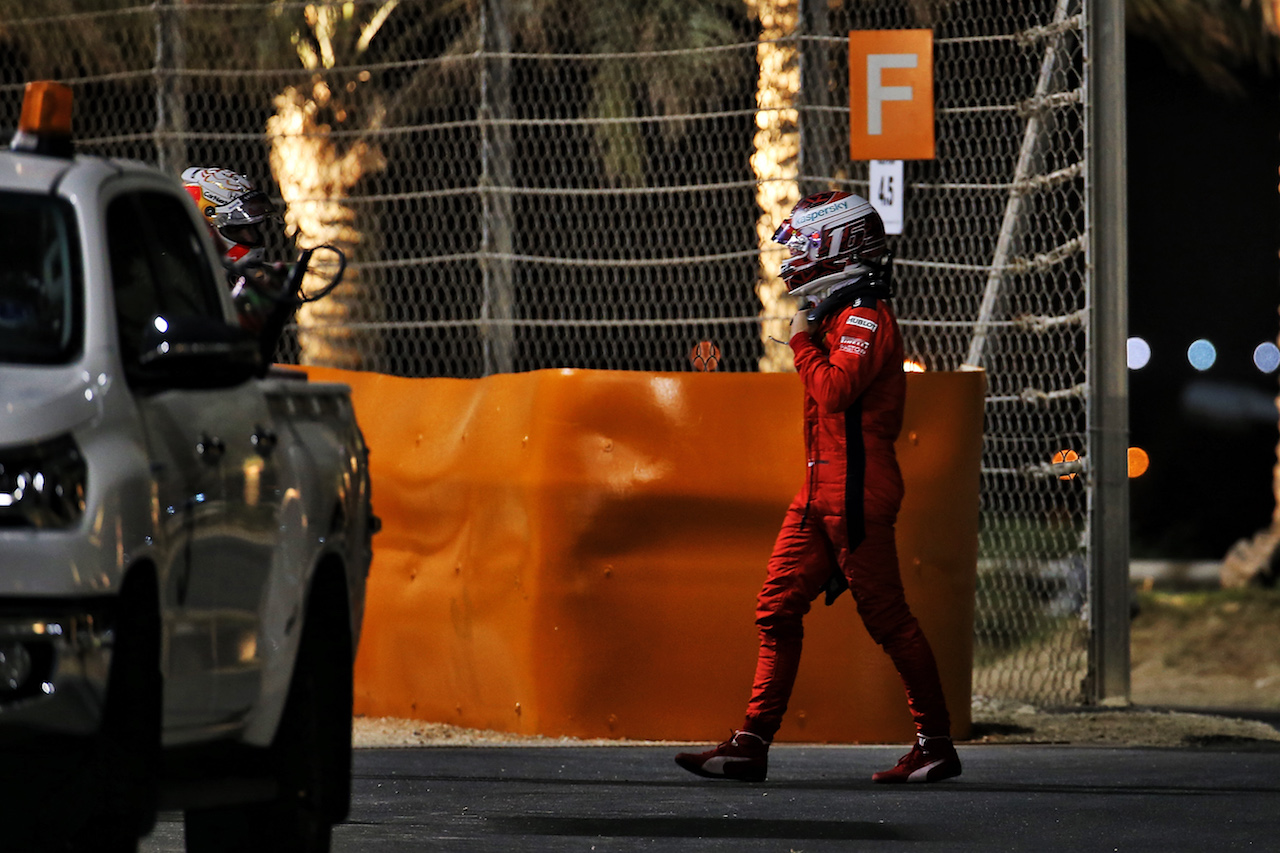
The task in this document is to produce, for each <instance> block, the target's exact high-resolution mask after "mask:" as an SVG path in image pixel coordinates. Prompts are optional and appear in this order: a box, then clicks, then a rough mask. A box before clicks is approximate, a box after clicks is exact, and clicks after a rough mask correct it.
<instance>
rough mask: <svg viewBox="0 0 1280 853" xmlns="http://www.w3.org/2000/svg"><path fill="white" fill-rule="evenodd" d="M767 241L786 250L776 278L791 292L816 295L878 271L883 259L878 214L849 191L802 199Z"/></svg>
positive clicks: (885, 253)
mask: <svg viewBox="0 0 1280 853" xmlns="http://www.w3.org/2000/svg"><path fill="white" fill-rule="evenodd" d="M773 240H774V242H775V243H781V244H782V245H784V246H786V247H787V248H788V249H789V250H790V252H791V255H790V257H789V258H787V260H785V261H783V262H782V280H783V281H784V282H786V285H787V292H788V293H789V294H790V295H792V296H808V297H813V298H815V299H820V298H822V297H823V296H825V295H826V294H828V293H830V292H831V291H832V290H833V289H836V288H838V287H840V286H842V285H844V284H846V283H849V282H852V281H854V280H856V279H858V278H860V277H862V276H864V275H868V274H871V273H882V272H884V271H885V269H886V266H887V264H888V262H889V246H888V242H887V241H886V240H885V236H884V222H883V221H881V219H880V214H878V213H876V210H875V208H874V207H872V206H871V203H870V202H868V201H867V200H866V199H864V198H863V197H862V196H857V195H854V194H853V193H847V192H840V191H832V192H821V193H816V194H814V195H811V196H807V197H806V198H802V199H801V200H800V201H799V202H797V203H796V206H795V207H794V208H792V210H791V215H790V216H789V217H787V218H786V220H784V221H783V223H782V225H781V226H779V228H778V230H777V231H776V232H774V235H773Z"/></svg>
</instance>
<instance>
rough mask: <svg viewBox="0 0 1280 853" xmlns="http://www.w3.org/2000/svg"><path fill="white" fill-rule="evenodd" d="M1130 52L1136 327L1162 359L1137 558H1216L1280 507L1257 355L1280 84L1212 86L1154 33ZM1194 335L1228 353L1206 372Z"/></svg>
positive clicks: (1274, 273)
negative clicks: (1226, 89) (1158, 43)
mask: <svg viewBox="0 0 1280 853" xmlns="http://www.w3.org/2000/svg"><path fill="white" fill-rule="evenodd" d="M1126 51H1127V62H1128V82H1127V94H1128V116H1129V121H1128V152H1129V153H1128V170H1129V200H1128V205H1129V334H1130V335H1136V336H1139V337H1142V338H1145V339H1146V340H1147V342H1148V343H1149V344H1150V345H1151V353H1152V354H1151V361H1150V363H1149V364H1148V365H1147V366H1146V367H1145V368H1143V369H1141V370H1131V371H1129V380H1130V386H1129V418H1130V430H1131V436H1130V444H1131V445H1136V446H1139V447H1142V448H1144V449H1145V450H1146V451H1147V452H1148V453H1149V454H1150V457H1151V467H1150V470H1149V471H1148V472H1147V473H1146V474H1145V475H1144V476H1142V477H1139V478H1137V479H1133V480H1130V487H1131V492H1130V496H1131V497H1130V507H1131V509H1130V512H1131V534H1130V537H1131V547H1132V555H1133V557H1134V558H1136V559H1141V558H1160V559H1188V560H1190V559H1195V560H1217V559H1221V558H1222V557H1223V556H1224V555H1225V554H1226V552H1227V550H1228V549H1229V548H1230V547H1231V545H1232V544H1233V543H1234V542H1235V541H1237V540H1238V539H1241V538H1244V537H1248V536H1252V535H1253V534H1254V533H1256V532H1257V531H1258V530H1260V529H1262V528H1264V527H1266V526H1267V525H1268V524H1269V522H1270V519H1271V512H1272V508H1273V506H1274V499H1273V497H1272V468H1273V467H1274V466H1275V463H1276V455H1275V453H1276V441H1277V425H1276V414H1275V411H1274V408H1273V404H1272V403H1271V400H1272V399H1273V398H1274V397H1275V396H1276V393H1277V377H1276V374H1275V373H1270V374H1263V373H1262V372H1260V371H1259V370H1258V369H1257V368H1256V367H1255V366H1254V364H1253V350H1254V347H1256V346H1257V345H1258V344H1260V343H1263V342H1266V341H1271V342H1273V343H1274V342H1275V340H1276V334H1277V326H1278V319H1277V306H1280V260H1278V258H1277V251H1278V250H1280V227H1278V226H1280V192H1277V168H1278V167H1280V91H1278V89H1277V85H1276V81H1274V80H1262V79H1259V78H1257V77H1254V78H1249V77H1245V78H1244V79H1243V81H1242V82H1243V84H1244V88H1245V91H1244V92H1243V93H1241V94H1238V95H1230V94H1226V93H1223V92H1218V91H1211V90H1210V89H1209V88H1207V87H1206V86H1205V84H1203V83H1201V82H1200V81H1199V80H1197V79H1193V78H1191V77H1189V76H1185V75H1182V74H1180V73H1178V72H1177V71H1175V70H1173V69H1172V68H1171V67H1170V65H1169V64H1168V63H1167V62H1166V61H1165V58H1164V56H1163V55H1162V54H1161V52H1160V50H1159V49H1158V48H1157V47H1155V46H1154V45H1153V44H1152V43H1150V42H1147V41H1144V40H1142V39H1139V38H1135V37H1132V36H1131V37H1130V38H1129V39H1128V43H1127V45H1126ZM1198 338H1206V339H1208V340H1209V341H1211V342H1212V343H1213V344H1214V346H1216V347H1217V350H1218V359H1217V362H1216V363H1215V364H1214V365H1213V367H1211V368H1210V369H1209V370H1207V371H1205V372H1203V373H1201V372H1199V371H1197V370H1195V369H1194V368H1192V367H1191V365H1190V364H1189V363H1188V362H1187V359H1186V350H1187V347H1188V346H1189V345H1190V344H1191V342H1192V341H1194V340H1196V339H1198Z"/></svg>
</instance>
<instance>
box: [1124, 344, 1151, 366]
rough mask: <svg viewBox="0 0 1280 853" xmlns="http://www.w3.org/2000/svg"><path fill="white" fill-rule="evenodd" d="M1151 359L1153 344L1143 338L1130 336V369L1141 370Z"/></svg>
mask: <svg viewBox="0 0 1280 853" xmlns="http://www.w3.org/2000/svg"><path fill="white" fill-rule="evenodd" d="M1149 361H1151V345H1150V344H1149V343H1147V342H1146V341H1144V340H1143V339H1142V338H1129V369H1130V370H1141V369H1142V368H1144V367H1146V366H1147V362H1149Z"/></svg>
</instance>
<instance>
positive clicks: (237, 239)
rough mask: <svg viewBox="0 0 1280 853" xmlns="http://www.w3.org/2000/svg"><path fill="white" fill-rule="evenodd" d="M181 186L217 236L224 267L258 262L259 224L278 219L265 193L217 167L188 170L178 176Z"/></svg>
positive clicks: (261, 249)
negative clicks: (180, 177) (180, 179)
mask: <svg viewBox="0 0 1280 853" xmlns="http://www.w3.org/2000/svg"><path fill="white" fill-rule="evenodd" d="M182 184H183V186H184V187H185V188H186V190H187V193H188V194H189V195H190V196H191V198H192V200H194V201H195V203H196V207H198V208H199V209H200V212H201V213H202V214H203V215H204V218H205V220H206V221H208V223H209V227H210V228H212V229H213V232H214V234H216V235H217V237H218V241H219V242H220V243H221V249H222V252H223V263H224V264H226V265H227V266H228V267H232V268H241V267H244V266H247V265H249V264H254V263H260V262H261V261H262V256H263V252H264V247H265V245H266V236H265V235H264V234H263V231H262V223H263V222H266V221H268V220H271V221H278V220H279V218H280V215H279V213H278V212H277V211H276V206H275V205H274V204H272V202H271V199H270V198H268V197H267V194H266V193H264V192H262V191H261V190H258V189H254V186H253V184H252V183H251V182H250V181H249V179H248V178H246V177H245V176H244V175H241V174H239V173H238V172H233V171H231V170H230V169H224V168H221V167H219V166H192V167H191V168H190V169H187V170H186V171H184V172H183V173H182Z"/></svg>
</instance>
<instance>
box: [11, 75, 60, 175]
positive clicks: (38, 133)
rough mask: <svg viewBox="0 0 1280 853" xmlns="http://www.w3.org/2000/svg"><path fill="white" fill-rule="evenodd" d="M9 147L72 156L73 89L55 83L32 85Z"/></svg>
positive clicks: (27, 92) (33, 83)
mask: <svg viewBox="0 0 1280 853" xmlns="http://www.w3.org/2000/svg"><path fill="white" fill-rule="evenodd" d="M9 147H10V148H11V149H12V150H14V151H30V152H32V153H34V154H50V155H53V156H55V157H70V156H71V87H70V86H64V85H63V84H62V83H56V82H54V81H52V80H36V81H34V82H31V83H28V84H27V88H26V92H25V94H24V95H23V97H22V116H21V117H20V118H19V119H18V132H17V133H15V134H14V135H13V140H12V141H11V142H10V143H9Z"/></svg>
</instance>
